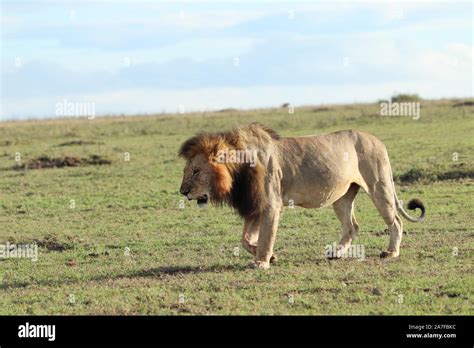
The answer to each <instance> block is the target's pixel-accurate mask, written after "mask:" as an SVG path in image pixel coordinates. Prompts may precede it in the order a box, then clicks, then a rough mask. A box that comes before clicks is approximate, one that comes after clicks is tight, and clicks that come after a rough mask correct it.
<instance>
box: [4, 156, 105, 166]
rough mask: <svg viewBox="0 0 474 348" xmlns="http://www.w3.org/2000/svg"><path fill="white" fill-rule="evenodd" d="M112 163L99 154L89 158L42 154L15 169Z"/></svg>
mask: <svg viewBox="0 0 474 348" xmlns="http://www.w3.org/2000/svg"><path fill="white" fill-rule="evenodd" d="M107 164H111V161H110V160H107V159H104V158H102V157H101V156H99V155H91V156H89V158H84V157H75V156H62V157H49V156H40V157H37V158H33V159H30V160H28V161H26V162H25V163H23V164H21V165H15V166H14V167H13V169H15V170H22V169H47V168H64V167H81V166H87V165H107Z"/></svg>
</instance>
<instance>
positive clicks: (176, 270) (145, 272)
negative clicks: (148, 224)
mask: <svg viewBox="0 0 474 348" xmlns="http://www.w3.org/2000/svg"><path fill="white" fill-rule="evenodd" d="M245 269H248V267H246V266H242V265H235V264H234V265H231V264H229V265H221V264H219V265H210V266H191V265H182V266H162V267H156V268H148V269H142V270H138V271H132V272H128V273H122V274H117V275H114V276H108V275H106V274H103V275H98V276H94V277H89V278H86V279H63V280H48V279H44V280H40V281H34V280H33V281H31V282H11V283H9V282H8V281H6V282H5V281H4V282H3V283H2V284H0V290H8V289H18V288H26V287H28V286H32V285H35V286H61V285H71V284H75V283H80V282H89V281H95V282H100V281H102V280H119V279H125V278H127V279H133V278H147V277H150V278H156V279H157V280H159V279H161V278H164V277H166V276H178V275H185V274H199V273H220V272H227V271H232V272H235V271H243V270H245Z"/></svg>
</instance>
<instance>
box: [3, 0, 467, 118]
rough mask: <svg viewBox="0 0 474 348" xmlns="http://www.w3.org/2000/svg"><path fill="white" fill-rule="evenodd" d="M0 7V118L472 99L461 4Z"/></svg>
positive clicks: (124, 3)
mask: <svg viewBox="0 0 474 348" xmlns="http://www.w3.org/2000/svg"><path fill="white" fill-rule="evenodd" d="M1 4H2V5H1V52H2V54H1V67H2V69H1V102H2V103H1V104H2V108H1V110H0V112H1V115H0V117H1V118H2V119H15V118H16V119H20V118H36V117H54V116H55V115H54V113H55V105H56V104H57V103H60V102H61V101H63V100H67V101H70V102H93V103H95V109H96V113H98V114H134V113H154V112H163V111H165V112H177V111H178V110H179V109H180V108H181V109H183V110H185V111H194V110H216V109H221V108H227V107H233V108H253V107H265V106H277V105H280V104H282V103H284V102H290V103H292V104H295V105H303V104H324V103H341V102H344V103H345V102H347V103H351V102H370V101H375V100H377V99H381V98H387V97H389V96H391V95H393V94H394V93H398V92H407V93H419V94H420V95H421V96H422V97H426V98H440V97H470V96H472V95H473V89H472V83H473V70H472V66H473V50H474V49H473V27H472V25H473V8H472V3H471V2H453V1H446V2H426V1H425V2H394V1H391V2H387V1H380V2H375V1H372V2H343V1H326V2H323V1H317V2H308V1H307V2H282V1H276V2H275V1H273V2H270V1H263V2H262V1H260V2H257V1H240V2H229V1H212V2H203V1H193V2H185V1H140V0H138V1H131V0H129V1H104V0H102V1H80V2H77V1H76V2H75V1H60V0H56V1H54V2H53V1H41V0H36V1H31V0H30V1H23V0H15V1H5V0H3V1H2V3H1Z"/></svg>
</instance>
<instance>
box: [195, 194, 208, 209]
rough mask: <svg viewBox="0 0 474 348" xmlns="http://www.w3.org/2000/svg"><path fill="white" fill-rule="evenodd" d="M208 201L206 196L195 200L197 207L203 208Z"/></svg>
mask: <svg viewBox="0 0 474 348" xmlns="http://www.w3.org/2000/svg"><path fill="white" fill-rule="evenodd" d="M208 200H209V197H208V196H207V195H204V196H201V197H198V198H197V204H198V206H199V207H201V208H202V207H205V206H206V204H207V201H208Z"/></svg>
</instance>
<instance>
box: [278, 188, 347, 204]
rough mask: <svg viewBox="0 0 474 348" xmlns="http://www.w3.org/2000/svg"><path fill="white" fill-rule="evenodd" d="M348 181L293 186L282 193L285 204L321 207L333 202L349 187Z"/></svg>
mask: <svg viewBox="0 0 474 348" xmlns="http://www.w3.org/2000/svg"><path fill="white" fill-rule="evenodd" d="M349 186H350V182H347V183H339V184H336V185H331V186H320V185H315V186H313V187H310V188H308V187H305V188H300V187H297V186H296V187H294V188H293V189H290V190H289V191H287V192H284V194H283V202H284V205H285V206H288V205H290V206H291V205H297V206H300V207H303V208H322V207H326V206H329V205H331V204H333V203H334V202H335V201H337V200H338V199H339V198H341V197H342V196H343V195H344V194H345V193H346V192H347V190H348V189H349Z"/></svg>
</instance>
